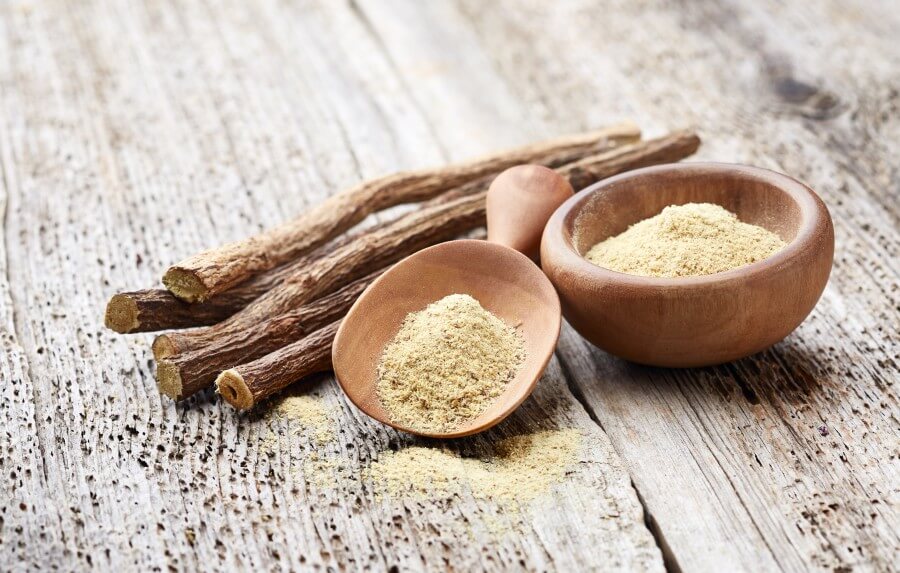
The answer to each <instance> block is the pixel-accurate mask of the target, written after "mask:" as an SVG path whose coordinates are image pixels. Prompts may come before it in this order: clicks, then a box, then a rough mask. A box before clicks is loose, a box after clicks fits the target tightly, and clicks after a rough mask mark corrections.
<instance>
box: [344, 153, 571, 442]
mask: <svg viewBox="0 0 900 573" xmlns="http://www.w3.org/2000/svg"><path fill="white" fill-rule="evenodd" d="M572 195H573V191H572V186H571V185H569V182H568V181H567V180H566V179H564V178H563V177H561V176H560V175H558V174H557V173H556V172H555V171H553V170H552V169H548V168H546V167H541V166H537V165H520V166H517V167H512V168H510V169H507V170H506V171H504V172H503V173H501V174H500V175H499V176H498V177H497V178H496V179H495V180H494V181H493V183H491V187H490V189H488V192H487V195H486V198H485V203H486V211H487V227H488V242H486V241H473V240H460V241H450V242H447V243H441V244H439V245H435V246H433V247H430V248H428V249H424V250H422V251H419V252H418V253H416V254H414V255H412V256H409V257H407V258H405V259H403V260H402V261H400V262H399V263H397V264H396V265H394V267H393V268H391V269H390V270H388V271H387V272H386V273H384V274H383V275H382V276H381V277H379V278H378V279H377V280H376V281H375V282H373V283H372V284H371V285H369V287H368V288H367V289H366V290H365V291H364V292H363V293H362V295H360V297H359V299H358V300H357V301H356V303H355V304H354V305H353V307H352V308H351V309H350V312H348V313H347V316H346V318H344V320H343V322H342V323H341V326H340V328H339V329H338V332H337V336H335V340H334V344H333V346H332V363H333V365H334V373H335V376H336V378H337V380H338V383H339V384H340V385H341V388H343V390H344V392H345V393H346V394H347V396H348V397H349V398H350V400H351V401H352V402H353V403H354V404H355V405H356V406H357V407H358V408H359V409H360V410H362V411H363V412H365V413H366V414H368V415H369V416H371V417H372V418H374V419H376V420H378V421H380V422H383V423H385V424H388V425H390V426H393V427H395V428H397V429H399V430H403V431H406V432H410V433H412V434H418V435H421V436H429V437H434V438H457V437H462V436H468V435H471V434H475V433H478V432H482V431H484V430H486V429H488V428H490V427H491V426H493V425H495V424H497V423H498V422H500V421H501V420H503V419H504V418H506V417H507V416H508V415H509V414H511V413H512V411H513V410H515V409H516V407H517V406H519V404H521V403H522V402H523V401H525V398H527V397H528V396H529V395H530V394H531V391H532V390H533V389H534V387H535V385H536V384H537V381H538V379H539V378H540V377H541V374H543V372H544V369H545V368H546V367H547V363H548V362H549V361H550V357H551V356H552V355H553V350H554V349H555V348H556V341H557V340H558V339H559V328H560V322H561V320H562V319H561V314H560V304H559V297H558V296H557V294H556V290H555V289H554V288H553V285H552V284H550V281H549V280H548V279H547V277H546V276H545V275H544V273H543V272H541V269H540V268H539V267H538V266H537V265H536V264H535V263H534V260H533V259H536V258H537V257H538V255H539V253H538V249H539V246H540V239H541V234H542V232H543V229H544V225H545V224H546V223H547V219H549V218H550V215H552V214H553V211H554V210H556V208H557V207H559V206H560V205H561V204H562V203H563V202H564V201H565V200H566V199H568V198H569V197H571V196H572ZM523 253H524V254H523ZM451 294H467V295H469V296H471V297H473V298H474V299H475V300H477V301H478V302H479V303H480V304H481V306H482V307H484V309H485V310H487V311H488V312H490V313H492V314H493V315H494V316H496V317H498V318H500V319H501V320H503V321H504V322H505V323H507V324H509V325H511V326H514V327H516V328H517V330H518V331H519V333H520V334H521V335H522V337H523V338H524V340H525V359H524V363H523V364H522V365H521V366H520V367H519V369H518V370H517V371H516V374H515V377H514V378H513V380H511V381H510V382H509V383H508V384H507V386H506V389H505V391H504V392H503V394H501V395H500V396H499V397H498V398H497V399H496V400H494V401H493V402H492V403H491V404H490V405H489V406H488V407H487V409H485V411H484V412H482V413H481V414H480V415H478V416H476V417H475V418H474V419H472V420H470V421H469V422H468V423H466V424H463V425H462V426H460V427H458V428H455V429H454V430H452V431H448V432H442V433H430V432H423V431H421V430H417V429H416V428H409V427H404V426H403V425H401V424H398V423H397V422H394V421H393V420H391V418H390V415H389V414H388V412H386V411H385V409H384V407H383V406H382V404H381V400H380V398H379V396H378V391H377V382H378V363H379V361H380V360H381V355H382V353H383V351H384V348H385V346H387V345H388V343H390V341H391V340H392V339H393V338H394V336H396V335H397V332H398V331H399V330H400V327H401V325H402V324H403V321H404V320H405V319H406V317H407V316H408V315H409V314H410V313H412V312H418V311H421V310H423V309H424V308H425V307H427V306H428V305H429V304H431V303H433V302H435V301H438V300H440V299H442V298H444V297H445V296H448V295H451Z"/></svg>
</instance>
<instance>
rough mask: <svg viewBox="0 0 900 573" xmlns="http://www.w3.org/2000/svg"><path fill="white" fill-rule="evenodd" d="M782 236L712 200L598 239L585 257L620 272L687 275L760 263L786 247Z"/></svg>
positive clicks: (670, 211)
mask: <svg viewBox="0 0 900 573" xmlns="http://www.w3.org/2000/svg"><path fill="white" fill-rule="evenodd" d="M784 246H785V242H784V241H782V240H781V238H780V237H778V235H776V234H774V233H772V232H770V231H768V230H766V229H763V228H762V227H757V226H756V225H750V224H748V223H743V222H741V221H739V220H738V218H737V216H736V215H735V214H734V213H732V212H730V211H728V210H726V209H724V208H723V207H720V206H719V205H713V204H711V203H688V204H686V205H678V206H675V205H673V206H669V207H666V208H665V209H663V211H662V213H660V214H659V215H656V216H655V217H650V218H649V219H645V220H643V221H640V222H639V223H635V224H634V225H632V226H631V227H629V228H628V230H627V231H625V232H624V233H622V234H620V235H616V236H615V237H611V238H609V239H606V240H605V241H602V242H600V243H597V244H596V245H594V246H593V247H591V249H590V250H589V251H588V252H587V254H586V255H585V258H587V260H589V261H591V262H592V263H594V264H595V265H598V266H601V267H605V268H607V269H611V270H614V271H619V272H622V273H629V274H633V275H642V276H650V277H685V276H695V275H711V274H713V273H720V272H722V271H727V270H730V269H734V268H737V267H741V266H744V265H748V264H750V263H754V262H756V261H761V260H763V259H765V258H767V257H770V256H772V255H773V254H774V253H776V252H777V251H779V250H780V249H782V248H784Z"/></svg>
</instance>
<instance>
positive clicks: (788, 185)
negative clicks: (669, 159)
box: [542, 161, 830, 288]
mask: <svg viewBox="0 0 900 573" xmlns="http://www.w3.org/2000/svg"><path fill="white" fill-rule="evenodd" d="M672 173H682V174H688V175H695V176H696V175H701V174H704V175H705V174H709V173H716V174H727V175H738V176H740V177H742V178H745V179H751V180H756V181H761V182H763V183H766V184H768V185H771V186H772V187H775V188H777V189H778V190H780V191H782V192H783V193H786V194H787V195H789V196H790V197H791V198H792V199H793V200H794V202H795V203H796V204H797V206H798V208H799V209H800V225H799V226H798V228H797V233H796V235H795V236H794V238H793V239H792V240H791V241H790V242H789V243H788V244H787V245H785V247H784V248H782V249H781V250H780V251H778V252H777V253H775V254H774V255H772V256H770V257H766V258H765V259H762V260H761V261H756V262H753V263H750V264H747V265H743V266H740V267H736V268H733V269H729V270H727V271H722V272H719V273H713V274H710V275H697V276H687V277H649V276H643V275H634V274H630V273H623V272H620V271H614V270H612V269H608V268H606V267H601V266H599V265H596V264H594V263H592V262H590V261H588V260H587V259H586V258H584V256H583V255H581V254H580V253H579V252H578V251H577V250H576V248H575V245H574V244H573V242H572V241H571V236H572V235H573V234H574V229H572V230H571V232H569V231H568V229H567V228H568V227H569V225H568V224H567V223H566V220H567V219H568V218H569V216H570V214H572V213H573V212H575V214H574V216H573V217H572V226H574V223H575V221H577V218H578V214H579V212H580V211H581V209H583V208H584V207H585V206H587V204H588V203H589V201H590V200H591V198H592V197H593V196H595V195H596V194H597V193H601V192H603V190H605V189H607V188H608V187H610V186H613V185H616V184H620V183H622V182H627V181H629V180H631V179H637V178H641V177H647V176H665V175H667V174H672ZM827 220H830V214H829V213H828V208H827V207H826V205H825V203H824V202H823V201H822V199H821V198H820V197H819V196H818V195H817V194H816V192H815V191H813V190H812V189H811V188H810V187H809V186H807V185H806V184H804V183H802V182H800V181H798V180H797V179H794V178H793V177H790V176H788V175H785V174H783V173H779V172H777V171H773V170H771V169H766V168H764V167H755V166H751V165H744V164H739V163H722V162H700V161H698V162H687V163H667V164H662V165H654V166H651V167H643V168H640V169H635V170H632V171H626V172H624V173H620V174H618V175H614V176H612V177H608V178H606V179H603V180H601V181H598V182H597V183H594V184H592V185H589V186H588V187H585V188H584V189H582V190H581V191H579V192H577V193H576V194H575V195H574V196H573V197H570V198H569V199H567V200H566V201H565V203H563V204H562V205H561V206H560V207H559V209H557V211H556V212H555V213H554V214H553V216H552V217H551V218H550V221H549V222H548V223H547V228H546V234H545V238H546V237H547V236H548V235H551V234H556V235H557V237H558V239H559V243H560V244H561V245H562V248H560V249H559V251H561V254H563V255H564V256H565V259H566V260H565V265H566V266H567V267H569V268H570V269H572V270H575V271H577V272H580V273H582V274H585V275H588V276H589V277H590V278H592V279H595V280H599V281H605V282H615V283H619V284H623V285H628V286H633V287H669V288H671V287H673V286H684V287H699V286H709V285H718V284H723V283H730V282H733V281H736V280H740V281H743V280H746V279H747V278H749V277H756V276H760V275H764V274H767V273H769V272H772V271H773V270H775V269H777V268H779V267H783V266H785V265H789V264H790V263H791V261H792V260H793V259H794V258H795V257H797V256H798V255H799V254H800V253H801V251H803V249H804V248H805V247H806V246H807V245H808V244H810V243H811V242H812V241H813V239H814V238H815V237H816V235H817V233H818V231H819V229H821V227H822V226H823V225H824V224H826V221H827ZM542 243H543V241H542ZM551 246H552V243H551Z"/></svg>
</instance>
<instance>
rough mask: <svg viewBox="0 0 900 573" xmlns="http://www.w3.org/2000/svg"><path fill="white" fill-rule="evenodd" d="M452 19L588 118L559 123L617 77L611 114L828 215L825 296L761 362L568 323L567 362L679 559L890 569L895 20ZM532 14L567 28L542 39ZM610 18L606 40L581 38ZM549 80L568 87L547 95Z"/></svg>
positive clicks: (628, 13) (520, 78)
mask: <svg viewBox="0 0 900 573" xmlns="http://www.w3.org/2000/svg"><path fill="white" fill-rule="evenodd" d="M461 11H462V12H463V13H464V14H466V18H467V20H468V22H469V23H470V24H471V25H472V26H474V27H475V29H476V30H477V37H478V39H479V41H481V42H483V43H484V44H485V46H486V48H487V50H488V51H489V53H490V54H491V55H492V56H493V58H494V60H493V63H494V66H495V67H496V68H497V69H499V70H501V71H500V73H501V75H502V76H503V77H504V78H505V79H506V80H507V81H509V82H510V83H511V84H512V85H513V86H515V89H516V90H517V92H518V93H521V94H522V96H523V98H524V99H526V100H531V101H533V102H535V105H537V104H540V105H542V106H546V108H548V109H549V110H555V113H560V114H565V115H567V116H569V117H580V116H578V115H569V111H567V110H571V109H578V110H585V109H588V108H591V109H593V108H595V107H596V101H597V97H598V96H597V94H598V93H599V92H600V91H601V90H603V89H606V87H607V86H609V85H611V84H613V85H625V87H624V88H623V89H622V90H619V91H618V94H619V96H620V97H621V98H622V99H621V100H620V101H622V102H628V105H627V108H628V109H629V110H632V109H634V110H640V111H638V112H636V113H635V117H638V118H641V120H643V119H644V118H646V119H648V120H649V121H651V124H650V126H649V128H650V129H652V122H654V121H655V122H659V123H660V124H662V125H668V122H669V121H670V118H671V117H672V113H673V111H674V110H681V109H682V108H684V109H685V111H684V113H682V112H681V111H679V112H678V113H679V117H680V118H682V120H683V121H685V122H687V123H691V124H696V125H699V126H702V129H701V133H702V135H703V136H704V147H703V149H702V150H701V154H700V156H699V157H700V158H703V159H710V160H719V161H722V160H727V161H738V162H745V163H750V164H757V165H760V166H763V167H770V168H773V169H776V170H779V171H783V172H786V173H789V174H791V175H793V176H796V177H798V178H799V179H801V180H803V181H805V182H806V183H808V184H809V185H810V186H811V187H812V188H813V189H815V190H816V191H817V192H818V193H819V194H820V195H822V197H823V199H824V200H825V202H826V204H827V205H828V207H829V209H830V210H831V213H832V217H833V219H834V224H835V236H836V252H835V266H834V269H833V272H832V275H831V279H830V282H829V285H828V287H827V288H826V290H825V293H824V295H823V298H822V299H821V300H820V302H819V304H818V306H817V307H816V309H815V310H814V311H813V314H812V315H811V317H810V318H809V319H808V320H807V321H806V322H805V323H804V324H803V325H802V326H801V327H800V328H799V329H798V330H797V331H796V332H795V333H794V334H793V335H791V336H789V337H788V338H787V340H785V341H784V342H782V343H780V344H778V345H776V346H775V347H774V348H772V349H770V350H768V351H766V352H764V353H762V354H760V355H757V356H755V357H752V358H748V359H746V360H742V361H739V362H736V363H733V364H730V365H726V366H722V367H719V368H712V369H700V370H658V369H647V368H639V367H636V366H631V365H629V364H626V363H623V362H620V361H618V360H615V359H613V358H611V357H609V356H608V355H606V354H604V353H603V352H601V351H599V350H596V349H594V348H592V347H590V346H589V345H587V344H586V343H584V342H583V341H582V340H581V339H580V338H579V337H578V336H577V335H575V334H574V333H573V332H572V331H571V330H568V329H564V333H563V336H562V342H561V345H560V352H559V353H560V356H561V357H562V360H563V363H564V367H565V368H566V370H567V371H568V372H570V373H571V375H572V377H573V387H574V388H575V389H576V391H577V392H578V393H580V394H582V395H583V399H584V401H585V403H586V404H587V405H588V407H589V409H590V411H591V412H592V414H593V415H594V416H595V418H596V419H597V420H598V422H599V423H600V424H601V425H602V426H603V428H604V429H605V430H606V431H607V432H608V434H609V435H610V437H611V439H612V440H613V443H614V444H615V445H616V448H617V450H618V451H619V452H621V453H622V455H623V457H624V458H625V460H626V463H627V465H628V467H629V468H630V470H631V472H632V475H633V478H634V480H635V485H636V487H637V489H638V491H639V492H640V494H641V497H642V499H643V500H644V503H645V506H646V508H647V510H648V513H649V515H650V516H651V519H652V523H653V524H654V526H655V528H656V530H657V535H658V537H659V538H660V539H661V540H662V541H663V542H664V543H665V545H666V546H667V547H668V548H669V549H670V551H671V553H670V555H671V556H670V559H669V561H670V563H672V562H674V563H675V564H677V565H678V566H680V567H681V568H683V569H684V570H692V571H693V570H698V571H699V570H705V571H721V570H798V571H799V570H810V569H812V570H829V571H850V570H876V571H878V570H880V571H886V570H892V569H894V568H896V563H897V555H900V538H898V533H897V532H898V531H900V509H898V507H897V503H898V491H900V455H898V442H897V439H896V436H897V435H898V424H900V421H898V416H897V412H898V407H900V404H898V396H897V385H896V380H898V377H900V375H898V368H900V364H898V362H897V358H896V357H897V356H898V355H900V340H898V337H897V332H898V319H897V316H898V312H897V309H898V308H900V307H898V292H900V290H898V285H900V277H898V266H897V263H896V262H897V260H900V259H898V253H900V232H898V229H900V225H898V221H900V219H898V216H900V208H898V206H900V200H898V199H900V179H898V171H897V169H896V167H895V166H894V165H892V160H891V159H890V157H891V156H892V155H893V154H894V153H893V152H892V151H889V150H890V149H892V147H893V143H892V142H893V141H896V134H897V133H900V122H898V118H897V115H896V114H895V113H893V112H892V111H891V110H896V109H897V105H898V95H897V93H896V90H893V91H892V90H890V89H887V88H886V87H885V86H886V85H888V84H896V83H897V80H898V79H900V64H898V61H897V59H896V58H894V59H892V60H891V62H887V61H886V60H881V59H878V58H875V56H873V54H877V53H886V52H884V50H887V51H888V52H890V51H891V48H890V47H889V45H891V44H893V43H894V41H893V40H891V38H892V37H895V36H896V33H897V31H898V30H900V26H898V23H900V22H898V16H897V14H896V11H894V10H891V9H889V8H888V6H887V5H886V4H882V3H877V2H869V3H864V4H863V3H839V2H823V3H818V4H817V5H816V6H815V7H809V6H804V7H801V6H791V7H787V6H784V5H781V4H778V3H775V2H763V3H750V2H743V3H730V4H724V3H709V4H702V5H699V4H690V3H682V4H677V5H670V4H667V3H662V4H658V5H655V6H653V7H652V8H650V9H647V8H646V7H643V6H642V7H638V6H637V5H631V4H628V3H624V2H623V3H617V4H616V6H615V8H612V7H611V6H607V7H606V8H605V9H601V8H599V7H598V6H595V5H593V4H592V3H589V2H572V3H569V4H568V5H567V6H566V9H564V10H552V9H549V8H548V7H547V6H546V5H544V4H542V3H539V2H526V3H516V4H515V10H512V9H511V3H508V4H506V5H504V4H503V3H496V4H491V5H490V6H488V5H487V4H482V3H477V2H468V1H466V2H462V3H461ZM638 19H640V21H641V22H642V23H643V25H641V26H639V27H635V26H631V25H629V24H630V23H632V22H635V21H637V20H638ZM535 21H540V22H542V23H543V25H542V29H541V30H546V29H548V28H549V29H557V28H559V27H560V26H566V27H567V29H568V33H567V34H565V35H547V34H546V33H545V32H543V31H539V30H537V29H536V28H535V26H534V25H533V22H535ZM601 22H602V27H603V30H605V31H608V33H605V34H603V35H599V34H596V33H594V32H595V30H596V29H597V26H599V25H601V24H600V23H601ZM573 24H574V25H573ZM862 30H866V32H865V33H863V32H862ZM851 37H852V38H858V41H850V40H849V38H851ZM505 38H514V40H513V41H505V40H501V39H505ZM666 38H668V39H670V41H666V40H665V39H666ZM676 38H677V40H676ZM626 44H627V45H628V46H630V47H632V48H633V47H634V46H641V48H640V49H637V50H635V49H629V50H625V49H623V48H622V46H625V45H626ZM599 53H604V54H608V56H607V57H599V58H598V57H597V54H599ZM523 54H528V56H529V57H528V58H527V60H523V58H522V55H523ZM873 58H874V59H873ZM875 59H878V60H879V61H880V62H881V64H878V65H877V66H876V65H874V63H873V62H874V61H875ZM523 61H527V62H529V63H530V64H529V65H525V66H523ZM613 62H614V63H613ZM574 69H579V70H581V71H580V72H578V73H574V74H570V73H568V72H569V71H571V70H574ZM660 70H663V71H664V73H660ZM561 76H565V77H567V78H568V80H569V84H568V85H567V89H566V90H559V89H548V88H547V86H549V85H553V84H555V82H556V81H557V78H559V77H561ZM605 101H607V102H610V100H605ZM611 103H612V107H611V108H610V111H617V110H618V111H619V112H621V111H622V109H623V108H624V107H626V106H617V105H616V103H615V102H611ZM548 113H553V111H551V112H548ZM650 129H648V131H649V130H650ZM673 492H677V495H673Z"/></svg>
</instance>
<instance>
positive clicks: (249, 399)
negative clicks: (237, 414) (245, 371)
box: [216, 369, 254, 410]
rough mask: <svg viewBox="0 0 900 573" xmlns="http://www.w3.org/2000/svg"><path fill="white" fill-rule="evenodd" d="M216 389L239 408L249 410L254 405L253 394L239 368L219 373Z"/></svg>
mask: <svg viewBox="0 0 900 573" xmlns="http://www.w3.org/2000/svg"><path fill="white" fill-rule="evenodd" d="M216 391H217V392H218V393H219V394H221V395H222V397H223V398H225V401H227V402H228V403H229V404H231V405H232V406H234V407H235V408H237V409H238V410H247V409H249V408H252V407H253V403H254V400H253V394H251V393H250V388H248V387H247V383H246V382H244V377H243V376H241V374H240V372H238V371H237V370H234V369H231V370H226V371H224V372H222V373H221V374H219V377H218V378H216Z"/></svg>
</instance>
